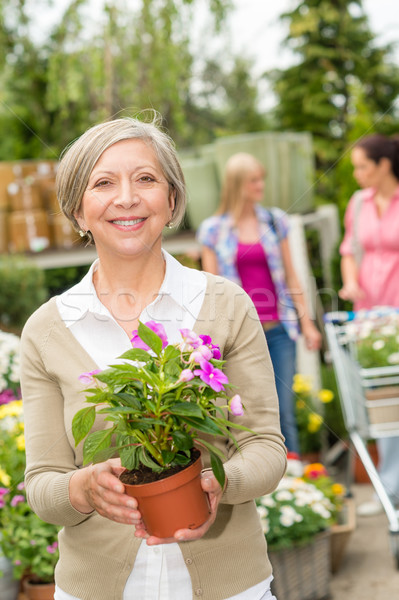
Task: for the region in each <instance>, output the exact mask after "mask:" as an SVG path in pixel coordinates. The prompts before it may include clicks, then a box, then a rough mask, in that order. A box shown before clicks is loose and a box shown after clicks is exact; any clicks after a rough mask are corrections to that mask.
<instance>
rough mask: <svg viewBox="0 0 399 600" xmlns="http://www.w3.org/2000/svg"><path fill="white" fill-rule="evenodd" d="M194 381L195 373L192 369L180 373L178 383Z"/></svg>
mask: <svg viewBox="0 0 399 600" xmlns="http://www.w3.org/2000/svg"><path fill="white" fill-rule="evenodd" d="M192 379H194V373H193V372H192V371H191V369H183V371H182V372H181V373H180V377H179V379H178V380H177V383H183V382H187V381H191V380H192Z"/></svg>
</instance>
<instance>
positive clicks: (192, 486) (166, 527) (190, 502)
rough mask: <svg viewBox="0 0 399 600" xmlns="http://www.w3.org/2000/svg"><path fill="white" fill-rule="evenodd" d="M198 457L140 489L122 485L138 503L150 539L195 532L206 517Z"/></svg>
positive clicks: (207, 514) (206, 511)
mask: <svg viewBox="0 0 399 600" xmlns="http://www.w3.org/2000/svg"><path fill="white" fill-rule="evenodd" d="M201 470H202V461H201V456H200V457H199V458H198V459H197V460H196V461H195V462H194V463H192V464H191V465H190V466H189V467H187V468H186V469H183V470H182V471H179V472H178V473H176V474H174V475H171V476H170V477H166V478H165V479H161V480H159V481H154V482H153V483H145V484H142V485H127V484H124V485H125V488H126V493H127V494H128V495H129V496H132V497H133V498H136V500H137V502H138V507H139V511H140V513H141V515H142V518H143V521H144V523H145V526H146V528H147V531H148V533H149V534H150V535H154V536H156V537H161V538H168V537H172V536H173V534H174V533H175V531H177V530H178V529H196V528H197V527H199V526H200V525H202V524H203V523H204V522H205V521H206V520H207V518H208V517H209V513H210V510H209V503H208V497H207V495H206V494H205V493H204V492H203V490H202V487H201Z"/></svg>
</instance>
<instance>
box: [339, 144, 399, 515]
mask: <svg viewBox="0 0 399 600" xmlns="http://www.w3.org/2000/svg"><path fill="white" fill-rule="evenodd" d="M351 158H352V164H353V167H354V171H353V174H354V177H355V179H356V181H357V182H358V184H359V185H360V187H361V188H362V189H361V190H359V191H357V192H355V194H354V195H353V196H352V198H351V200H350V202H349V204H348V207H347V209H346V214H345V236H344V239H343V242H342V244H341V247H340V253H341V255H342V260H341V271H342V281H343V287H342V289H341V290H340V292H339V295H340V296H341V298H343V299H345V300H350V301H351V302H353V305H354V309H355V310H360V309H371V308H373V307H375V306H383V305H384V306H393V307H399V285H398V281H399V139H398V138H395V137H393V138H389V137H386V136H384V135H379V134H374V135H370V136H367V137H365V138H362V139H360V140H359V142H357V144H356V145H355V147H354V149H353V150H352V156H351ZM378 450H379V457H380V466H379V473H380V477H381V480H382V483H383V484H384V486H385V488H386V490H387V492H388V494H389V495H390V497H391V500H392V502H393V504H395V505H399V459H398V458H397V457H398V456H399V437H388V438H383V439H379V440H378ZM381 511H382V506H381V504H380V502H379V501H378V499H375V500H373V501H371V502H366V503H365V504H363V505H361V506H360V507H359V509H358V512H359V514H360V515H363V516H368V515H373V514H377V513H378V512H381Z"/></svg>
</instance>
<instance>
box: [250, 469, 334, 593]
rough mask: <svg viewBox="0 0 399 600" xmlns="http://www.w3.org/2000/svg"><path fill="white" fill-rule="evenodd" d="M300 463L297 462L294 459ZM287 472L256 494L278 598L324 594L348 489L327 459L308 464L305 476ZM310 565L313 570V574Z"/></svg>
mask: <svg viewBox="0 0 399 600" xmlns="http://www.w3.org/2000/svg"><path fill="white" fill-rule="evenodd" d="M295 467H296V465H295ZM287 473H288V474H287V475H286V476H284V477H283V479H282V480H281V481H280V483H279V485H278V487H277V489H276V490H275V491H274V492H273V493H271V494H268V495H266V496H262V497H261V498H258V499H257V501H256V502H257V508H258V513H259V517H260V520H261V523H262V527H263V531H264V533H265V537H266V540H267V544H268V549H269V557H270V560H271V563H272V565H273V571H274V581H273V584H272V590H273V593H274V594H275V595H276V596H277V597H278V598H279V600H290V599H291V598H299V596H298V595H297V594H298V590H300V593H301V598H303V599H304V600H310V599H312V598H324V597H327V595H328V586H329V580H330V570H331V533H330V531H331V527H332V526H333V525H334V524H335V523H336V521H337V518H338V515H339V513H340V511H341V507H342V504H343V500H344V492H345V489H344V488H343V486H341V485H339V484H336V483H335V482H334V481H333V480H332V479H331V478H330V477H329V476H328V474H327V472H326V470H325V468H324V467H323V465H320V464H318V463H317V464H312V465H308V466H306V467H305V470H304V472H303V474H302V476H301V477H298V476H292V475H290V474H289V473H290V461H288V469H287ZM310 571H311V573H312V575H310Z"/></svg>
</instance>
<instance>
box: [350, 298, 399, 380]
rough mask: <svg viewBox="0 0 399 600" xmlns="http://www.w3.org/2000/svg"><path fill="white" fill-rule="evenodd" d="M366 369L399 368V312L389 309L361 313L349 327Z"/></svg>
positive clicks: (383, 308) (362, 364)
mask: <svg viewBox="0 0 399 600" xmlns="http://www.w3.org/2000/svg"><path fill="white" fill-rule="evenodd" d="M347 331H348V335H349V336H350V338H351V339H352V341H353V342H354V344H355V350H356V354H357V360H358V362H359V364H360V366H362V367H363V368H365V369H370V368H373V367H389V366H395V365H396V366H397V365H399V312H398V311H396V310H394V309H392V308H388V307H386V308H385V307H380V308H377V309H375V310H371V311H365V312H359V313H357V314H356V318H355V319H354V320H353V321H352V322H351V323H349V324H348V326H347Z"/></svg>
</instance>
